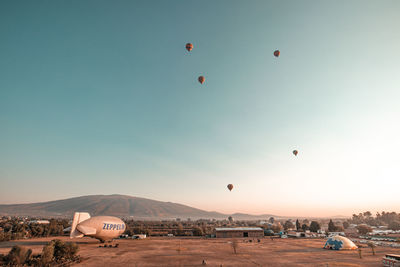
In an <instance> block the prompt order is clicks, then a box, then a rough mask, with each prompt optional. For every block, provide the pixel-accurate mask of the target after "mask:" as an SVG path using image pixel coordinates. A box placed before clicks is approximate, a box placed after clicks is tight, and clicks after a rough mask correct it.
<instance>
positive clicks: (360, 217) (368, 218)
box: [349, 211, 400, 230]
mask: <svg viewBox="0 0 400 267" xmlns="http://www.w3.org/2000/svg"><path fill="white" fill-rule="evenodd" d="M349 222H350V223H354V224H367V225H371V226H379V225H387V226H388V228H389V229H391V230H400V213H396V212H385V211H382V212H381V213H379V212H377V213H376V215H375V216H373V215H372V213H371V212H370V211H366V212H363V213H359V214H353V216H352V218H351V219H350V220H349Z"/></svg>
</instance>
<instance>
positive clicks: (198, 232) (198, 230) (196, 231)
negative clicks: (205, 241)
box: [193, 226, 204, 236]
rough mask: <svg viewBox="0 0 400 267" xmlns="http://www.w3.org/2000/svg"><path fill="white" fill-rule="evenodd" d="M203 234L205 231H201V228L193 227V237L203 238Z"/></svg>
mask: <svg viewBox="0 0 400 267" xmlns="http://www.w3.org/2000/svg"><path fill="white" fill-rule="evenodd" d="M203 234H204V233H203V229H201V228H200V227H199V226H195V227H193V235H194V236H202V235H203Z"/></svg>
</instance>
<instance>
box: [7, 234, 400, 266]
mask: <svg viewBox="0 0 400 267" xmlns="http://www.w3.org/2000/svg"><path fill="white" fill-rule="evenodd" d="M58 238H59V239H61V240H63V241H71V239H69V238H68V237H58ZM52 239H54V238H35V239H29V240H16V241H10V242H1V243H0V253H2V254H6V253H8V252H9V250H10V249H11V247H12V246H14V245H22V246H26V247H28V248H32V249H33V252H34V253H39V252H41V250H42V247H43V246H44V245H45V244H46V242H48V241H50V240H52ZM74 242H76V243H77V244H78V245H79V247H80V251H79V254H80V255H81V258H82V262H81V263H80V264H78V265H79V266H104V267H105V266H113V267H116V266H202V262H203V260H205V262H206V263H207V266H221V265H222V266H274V267H275V266H277V267H279V266H324V267H327V266H329V267H331V266H382V257H383V256H384V254H387V253H395V254H400V249H399V248H388V247H377V248H376V249H375V250H376V255H375V256H373V255H372V252H371V249H370V248H363V249H362V256H363V258H362V259H360V258H359V255H358V251H332V250H324V249H322V247H323V245H324V244H325V240H324V239H274V240H271V239H270V238H264V239H261V242H260V243H258V242H251V243H250V242H245V239H238V248H237V252H238V253H237V254H234V253H233V249H232V246H231V243H229V242H231V239H216V238H214V239H200V238H148V239H144V240H131V239H122V240H116V241H114V242H113V243H114V244H116V243H118V244H119V247H118V248H104V247H99V245H100V243H99V242H98V241H97V240H94V239H90V238H82V239H77V240H74Z"/></svg>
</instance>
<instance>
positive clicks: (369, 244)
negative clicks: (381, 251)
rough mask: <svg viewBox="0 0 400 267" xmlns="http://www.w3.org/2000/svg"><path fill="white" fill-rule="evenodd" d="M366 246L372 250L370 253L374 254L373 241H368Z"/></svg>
mask: <svg viewBox="0 0 400 267" xmlns="http://www.w3.org/2000/svg"><path fill="white" fill-rule="evenodd" d="M368 247H370V248H371V250H372V255H375V247H376V246H375V244H374V243H373V242H368Z"/></svg>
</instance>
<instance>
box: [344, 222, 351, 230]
mask: <svg viewBox="0 0 400 267" xmlns="http://www.w3.org/2000/svg"><path fill="white" fill-rule="evenodd" d="M349 226H350V224H349V223H348V222H346V221H344V222H343V228H344V229H347V228H349Z"/></svg>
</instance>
